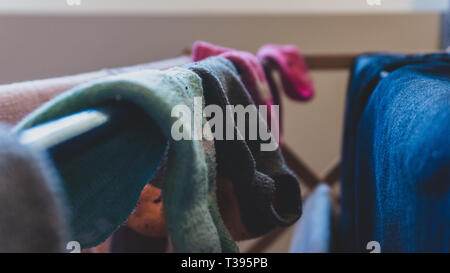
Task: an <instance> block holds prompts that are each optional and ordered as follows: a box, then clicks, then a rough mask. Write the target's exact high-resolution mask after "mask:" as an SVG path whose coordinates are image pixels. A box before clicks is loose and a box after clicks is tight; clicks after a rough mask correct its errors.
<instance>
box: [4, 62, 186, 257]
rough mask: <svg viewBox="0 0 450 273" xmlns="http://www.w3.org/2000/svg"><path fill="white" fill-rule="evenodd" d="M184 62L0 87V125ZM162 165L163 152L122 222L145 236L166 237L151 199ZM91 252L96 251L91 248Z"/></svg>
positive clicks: (158, 191)
mask: <svg viewBox="0 0 450 273" xmlns="http://www.w3.org/2000/svg"><path fill="white" fill-rule="evenodd" d="M187 62H189V58H188V57H179V58H176V59H173V60H169V61H159V62H152V63H146V64H140V65H134V66H129V67H122V68H112V69H103V70H100V71H95V72H88V73H83V74H78V75H71V76H64V77H57V78H50V79H43V80H35V81H28V82H21V83H14V84H5V85H0V122H7V123H11V124H15V123H17V122H18V121H20V119H22V118H23V117H24V116H25V115H27V114H29V113H30V112H32V111H33V110H35V109H36V108H38V107H39V106H41V105H42V104H44V103H45V102H47V101H49V100H50V99H52V98H53V97H55V96H57V95H59V94H60V93H62V92H64V91H67V90H69V89H71V88H73V87H74V86H76V85H78V84H82V83H86V82H89V81H92V80H95V79H100V78H105V77H107V76H112V75H118V74H121V73H126V72H132V71H139V70H144V69H167V68H170V67H173V66H174V65H181V64H183V63H187ZM166 163H167V151H166V154H165V160H163V161H161V163H160V166H159V167H158V170H157V172H156V174H155V175H154V177H153V178H152V179H151V181H149V183H148V184H147V185H146V186H145V187H144V190H143V191H142V193H141V196H140V198H139V202H138V205H137V207H136V209H135V211H134V212H133V214H131V215H130V217H129V219H128V220H127V222H126V224H127V225H129V226H130V227H131V228H132V229H134V230H136V231H137V232H138V233H140V234H143V235H145V236H151V237H165V236H167V230H166V226H165V219H164V215H163V208H162V202H155V200H162V181H163V178H164V173H165V169H166V168H165V165H166ZM150 200H153V201H150ZM122 237H123V236H122ZM104 249H105V247H103V245H102V249H101V250H100V251H104ZM92 251H97V250H95V249H93V250H92Z"/></svg>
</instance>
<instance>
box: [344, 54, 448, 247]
mask: <svg viewBox="0 0 450 273" xmlns="http://www.w3.org/2000/svg"><path fill="white" fill-rule="evenodd" d="M449 81H450V55H449V54H445V53H439V54H429V55H418V56H407V55H389V54H376V55H363V56H361V57H359V58H357V60H356V61H355V63H354V65H353V75H352V77H351V80H350V87H349V91H348V94H347V106H346V114H345V130H344V143H343V154H342V157H343V163H342V164H343V165H342V177H341V178H342V218H341V239H342V241H341V243H340V245H341V246H340V247H341V250H342V251H357V252H361V251H363V252H365V251H366V245H367V243H368V242H369V241H373V240H375V241H378V242H379V243H380V245H381V251H382V252H425V251H430V252H432V251H439V252H440V251H445V252H447V251H448V250H449V244H450V237H449V236H450V214H449V213H450V203H449V202H450V195H449V185H450V183H449V182H450V176H449V169H450V165H449V160H450V146H449V135H450V131H449V129H450V126H449V124H450V82H449Z"/></svg>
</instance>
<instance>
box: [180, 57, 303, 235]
mask: <svg viewBox="0 0 450 273" xmlns="http://www.w3.org/2000/svg"><path fill="white" fill-rule="evenodd" d="M186 67H188V68H189V69H191V70H192V71H194V72H196V73H197V74H198V75H199V76H200V77H201V78H202V80H203V81H202V84H203V90H204V97H205V102H206V104H207V105H211V104H214V105H218V106H220V107H221V108H222V109H223V112H224V113H226V114H225V115H228V113H229V112H227V111H226V110H225V108H226V106H227V105H242V106H244V107H246V106H249V105H254V103H253V101H252V100H251V98H250V96H249V95H248V93H247V91H246V89H245V87H244V86H243V84H242V82H241V81H240V80H239V76H238V75H237V70H236V68H235V67H234V66H233V64H232V63H231V62H230V61H228V60H227V59H225V58H222V57H211V58H208V59H205V60H203V61H201V62H197V63H193V64H189V65H187V66H186ZM230 119H231V120H234V121H235V125H234V126H233V130H234V136H237V135H240V136H241V138H240V139H239V138H237V139H235V140H233V141H230V140H218V139H216V140H215V142H214V143H215V148H216V158H217V164H218V165H217V171H218V175H220V176H222V177H224V178H226V179H229V180H231V181H232V188H233V191H234V194H235V196H236V200H237V202H238V207H239V211H240V216H241V217H240V218H241V219H237V218H236V219H235V222H236V224H239V222H240V221H242V222H243V223H244V226H245V228H246V231H248V233H250V234H252V235H253V236H259V235H262V234H265V233H267V232H269V231H270V230H272V229H273V228H275V227H276V226H278V225H282V226H287V225H290V224H292V223H294V222H295V221H296V220H297V219H298V218H299V217H300V215H301V196H300V186H299V183H298V180H297V178H296V176H295V175H294V174H293V173H292V171H291V170H289V168H288V167H287V166H286V165H285V162H284V159H283V157H282V155H281V153H280V150H279V149H278V148H277V149H276V150H274V151H261V147H260V144H261V143H264V141H262V140H261V139H260V138H257V139H256V140H250V139H249V136H248V134H246V135H243V133H244V132H242V131H240V129H238V127H237V126H236V120H235V117H231V118H230ZM257 119H258V120H257V121H255V120H251V121H249V119H248V118H246V126H250V122H258V121H259V122H261V117H260V115H259V114H257ZM262 122H263V123H264V120H262ZM223 124H226V120H225V116H224V122H223ZM224 127H226V126H224ZM247 129H248V127H247ZM224 131H225V132H224V135H226V128H224ZM247 131H248V130H247ZM219 188H220V186H219ZM230 200H233V198H231V199H230ZM233 207H235V206H233ZM238 218H239V217H238Z"/></svg>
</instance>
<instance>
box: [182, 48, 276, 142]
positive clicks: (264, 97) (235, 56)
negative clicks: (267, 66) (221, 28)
mask: <svg viewBox="0 0 450 273" xmlns="http://www.w3.org/2000/svg"><path fill="white" fill-rule="evenodd" d="M211 56H221V57H224V58H226V59H228V60H230V61H231V62H232V63H233V65H234V66H235V67H236V69H237V70H238V73H239V76H240V78H241V80H242V82H243V83H244V86H245V87H246V88H247V91H248V92H249V94H250V96H251V98H252V99H253V101H254V102H255V104H256V105H267V108H268V113H269V115H268V117H267V120H266V121H267V122H268V124H269V128H270V129H271V131H272V132H273V133H274V134H276V135H277V138H278V140H280V137H281V136H280V134H279V127H280V126H281V125H280V123H281V119H280V118H279V113H280V112H281V109H280V108H279V105H280V104H276V103H274V99H273V97H276V96H278V94H273V92H272V90H271V89H270V88H269V84H268V82H267V80H266V76H265V74H264V69H263V67H262V66H261V64H260V62H259V60H258V58H256V56H255V55H253V54H252V53H250V52H246V51H240V50H234V49H231V48H226V47H221V46H216V45H213V44H210V43H207V42H203V41H197V42H195V43H194V45H193V48H192V56H191V57H192V60H193V61H194V62H196V61H200V60H203V59H205V58H208V57H211ZM273 105H278V109H277V110H276V109H274V108H273V107H272V106H273ZM272 116H274V117H272ZM272 123H273V124H272Z"/></svg>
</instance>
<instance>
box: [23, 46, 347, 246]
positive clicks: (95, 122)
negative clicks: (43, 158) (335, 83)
mask: <svg viewBox="0 0 450 273" xmlns="http://www.w3.org/2000/svg"><path fill="white" fill-rule="evenodd" d="M189 53H190V50H184V51H183V52H182V56H180V57H176V58H172V59H167V60H164V61H162V63H164V64H163V65H162V66H163V67H173V66H179V65H183V64H186V63H188V62H190V58H189V57H188V56H186V55H188V54H189ZM355 56H356V54H334V55H330V54H308V55H305V61H306V63H307V65H308V67H309V69H310V70H332V69H349V68H350V67H351V65H352V62H353V60H354V58H355ZM119 70H120V69H119ZM125 70H126V69H125ZM120 112H121V113H127V114H126V116H123V115H120V116H118V115H113V114H111V113H113V112H110V111H109V110H108V108H101V109H87V110H84V111H82V112H79V113H75V114H72V115H70V116H66V117H62V118H59V119H57V120H53V121H49V122H46V123H44V124H41V125H37V126H35V127H32V128H29V129H27V130H25V131H24V132H23V133H21V135H20V136H19V138H20V141H21V142H22V143H24V144H27V145H30V146H31V147H33V148H35V149H38V150H53V152H54V153H55V154H56V155H57V156H64V154H67V150H68V147H71V149H72V150H73V149H77V148H80V147H81V148H82V147H83V145H84V143H85V141H86V139H89V138H90V137H92V136H101V135H103V133H104V132H105V131H106V130H111V129H112V126H109V125H110V124H111V123H113V122H112V121H113V120H117V119H126V118H131V116H130V115H133V114H135V112H134V111H133V110H132V109H131V108H130V109H124V111H120ZM86 135H89V138H87V137H86ZM68 143H69V144H68ZM74 147H75V148H74ZM69 150H70V149H69ZM281 151H282V153H283V155H284V158H285V160H286V163H287V165H288V166H289V167H290V168H291V169H292V170H293V171H294V172H295V174H296V175H297V176H298V178H299V179H300V180H301V181H302V182H303V183H304V184H305V185H306V186H308V187H309V188H310V189H313V188H314V187H316V186H317V185H318V184H319V183H327V184H329V185H333V184H334V183H336V182H337V181H338V180H339V173H340V170H339V169H340V164H339V163H336V164H335V165H334V166H333V167H332V168H330V169H329V171H328V172H327V173H326V175H325V176H323V177H320V176H319V175H317V174H316V173H314V171H313V170H312V169H311V168H310V167H309V166H308V164H306V163H305V161H304V160H302V159H301V157H300V156H298V155H297V154H295V153H294V152H293V151H292V149H290V148H289V147H288V146H287V145H286V144H283V145H282V147H281ZM286 230H287V229H286V228H278V229H275V230H274V231H272V232H270V233H269V234H267V235H265V236H263V237H262V238H260V239H259V240H258V241H257V242H256V243H255V244H254V245H253V246H252V247H251V248H250V249H249V250H248V252H253V253H258V252H263V251H264V250H265V249H266V248H267V247H268V246H270V245H271V244H272V242H274V241H275V240H276V239H277V238H278V237H279V236H280V235H282V234H283V233H284V232H285V231H286Z"/></svg>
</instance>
